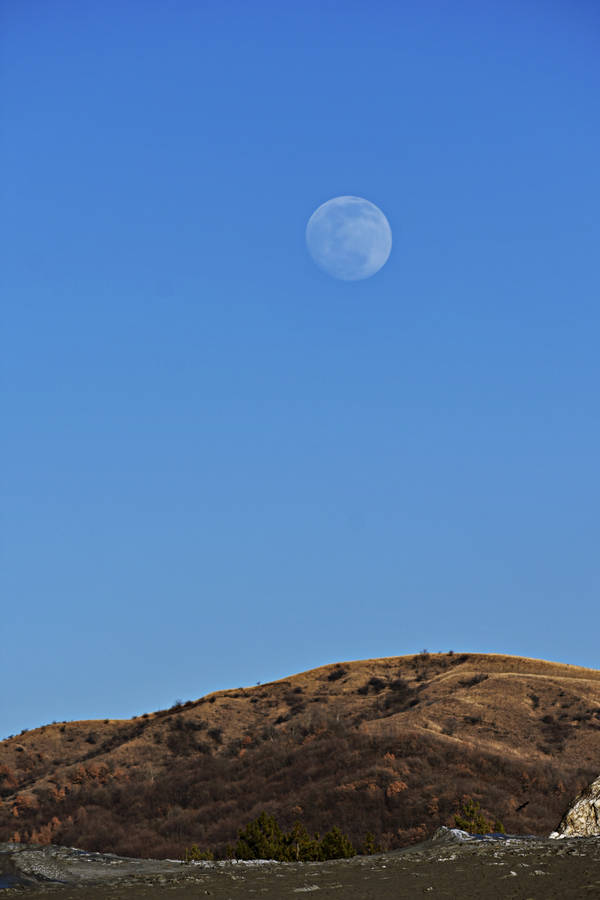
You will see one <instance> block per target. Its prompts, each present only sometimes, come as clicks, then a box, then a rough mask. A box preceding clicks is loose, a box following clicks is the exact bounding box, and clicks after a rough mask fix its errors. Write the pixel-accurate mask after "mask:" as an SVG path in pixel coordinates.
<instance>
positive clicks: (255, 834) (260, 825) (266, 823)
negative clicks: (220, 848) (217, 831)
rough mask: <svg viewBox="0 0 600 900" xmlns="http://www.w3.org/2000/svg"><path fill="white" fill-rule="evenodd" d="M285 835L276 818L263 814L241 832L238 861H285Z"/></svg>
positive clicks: (238, 843)
mask: <svg viewBox="0 0 600 900" xmlns="http://www.w3.org/2000/svg"><path fill="white" fill-rule="evenodd" d="M285 849H286V848H285V844H284V835H283V832H282V830H281V828H280V827H279V825H278V824H277V822H276V820H275V817H274V816H269V815H267V813H266V812H261V814H260V816H258V818H257V819H254V821H253V822H250V823H249V824H248V825H246V827H245V828H243V829H242V830H241V831H240V832H239V838H238V842H237V844H236V845H235V855H236V857H237V858H238V859H285Z"/></svg>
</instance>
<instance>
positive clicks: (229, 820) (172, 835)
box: [0, 653, 600, 856]
mask: <svg viewBox="0 0 600 900" xmlns="http://www.w3.org/2000/svg"><path fill="white" fill-rule="evenodd" d="M599 768H600V672H598V671H596V670H591V669H583V668H579V667H576V666H569V665H563V664H558V663H550V662H544V661H542V660H532V659H524V658H521V657H510V656H499V655H485V654H472V653H471V654H459V653H456V654H452V655H451V654H427V655H426V654H419V655H417V656H405V657H390V658H387V659H373V660H361V661H358V662H346V663H339V664H335V665H328V666H323V667H321V668H318V669H313V670H311V671H309V672H303V673H300V674H298V675H294V676H292V677H290V678H287V679H283V680H281V681H276V682H272V683H270V684H264V685H259V686H256V687H251V688H246V689H239V690H233V691H221V692H217V693H216V694H212V695H209V696H207V697H203V698H201V699H199V700H197V701H194V702H188V703H187V704H184V705H183V706H181V707H178V708H172V709H170V710H162V711H160V712H157V713H153V714H151V715H149V716H147V717H139V718H136V719H134V720H128V721H104V722H98V721H87V722H69V723H62V724H53V725H46V726H44V727H42V728H38V729H35V730H32V731H29V732H27V733H25V734H22V735H19V736H17V737H14V738H11V739H9V740H6V741H3V742H1V743H0V798H1V806H0V840H11V839H12V840H24V841H30V840H37V841H40V842H41V843H44V842H50V841H52V842H54V843H66V844H74V845H77V846H81V847H85V848H87V849H102V850H113V851H116V852H120V853H130V854H133V855H149V854H154V855H157V856H162V855H175V854H178V853H180V852H181V851H182V849H183V847H184V846H185V845H186V844H191V843H198V844H202V845H205V846H217V847H219V846H221V847H222V846H224V844H225V843H227V842H228V841H233V840H235V837H236V834H237V830H238V828H239V827H241V826H242V825H243V824H245V823H246V822H247V821H248V820H249V819H250V818H252V817H253V816H254V815H256V814H257V813H258V812H259V811H260V810H261V809H262V808H266V809H268V811H269V812H273V813H275V814H276V815H277V817H278V818H279V819H280V820H281V821H282V824H283V825H284V826H289V824H291V822H292V821H293V819H295V818H302V819H303V820H304V821H305V822H306V824H307V826H308V827H309V828H311V829H312V830H320V831H324V830H325V829H327V828H329V827H331V826H332V825H336V824H337V825H339V826H340V827H342V828H343V830H344V831H347V832H348V833H350V834H351V836H352V838H353V840H354V841H355V842H356V843H360V841H361V840H362V838H363V837H364V835H365V832H366V831H368V830H370V831H372V832H374V833H376V834H377V835H378V836H379V837H380V838H381V840H382V843H383V844H384V846H385V847H388V848H391V847H395V846H399V845H401V844H403V843H408V842H410V841H414V840H418V839H420V838H421V837H423V836H424V835H426V834H428V833H430V832H431V831H433V829H434V828H435V827H437V825H438V824H448V823H452V817H453V812H454V810H455V809H456V806H457V804H458V802H459V801H460V799H461V798H462V797H463V796H465V795H467V794H468V795H471V796H473V797H475V798H476V799H477V800H478V801H479V802H480V803H481V806H482V809H483V811H484V812H485V814H486V815H488V817H490V818H496V817H499V818H501V819H503V820H504V824H505V826H506V827H507V829H509V830H511V831H515V832H531V833H537V834H544V833H547V832H549V831H550V830H551V829H552V828H553V827H554V826H555V825H556V823H557V821H558V819H559V818H560V815H561V814H562V812H563V810H564V808H565V806H566V805H567V803H568V802H569V800H570V799H571V797H572V796H573V794H574V793H576V791H577V790H578V789H579V788H580V787H582V786H583V785H584V783H586V782H588V781H590V780H591V779H592V777H596V776H597V774H598V770H599ZM523 804H526V805H525V806H522V805H523ZM518 807H522V808H521V809H518Z"/></svg>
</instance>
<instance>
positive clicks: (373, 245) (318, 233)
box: [306, 197, 392, 281]
mask: <svg viewBox="0 0 600 900" xmlns="http://www.w3.org/2000/svg"><path fill="white" fill-rule="evenodd" d="M306 246H307V247H308V251H309V253H310V255H311V256H312V258H313V259H314V261H315V262H316V264H317V265H318V266H319V267H320V268H321V269H324V270H325V271H326V272H327V273H328V274H329V275H332V276H333V277H334V278H340V279H341V280H342V281H359V280H360V279H362V278H370V277H371V275H374V274H375V272H378V271H379V269H381V267H382V266H383V265H385V263H386V262H387V259H388V256H389V255H390V251H391V249H392V229H391V228H390V224H389V222H388V220H387V219H386V217H385V216H384V214H383V213H382V212H381V210H380V209H379V207H378V206H375V204H374V203H371V202H370V201H369V200H364V199H363V198H362V197H334V198H333V199H332V200H328V201H327V202H326V203H323V204H322V205H321V206H319V207H318V209H316V210H315V211H314V213H313V214H312V216H311V217H310V219H309V220H308V225H307V226H306Z"/></svg>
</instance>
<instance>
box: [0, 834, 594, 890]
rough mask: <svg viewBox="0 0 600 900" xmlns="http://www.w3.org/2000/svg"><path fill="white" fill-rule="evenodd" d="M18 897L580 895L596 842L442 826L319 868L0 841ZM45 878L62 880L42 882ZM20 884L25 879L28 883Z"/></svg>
mask: <svg viewBox="0 0 600 900" xmlns="http://www.w3.org/2000/svg"><path fill="white" fill-rule="evenodd" d="M3 871H4V873H6V872H9V871H10V872H12V874H13V875H14V876H16V877H17V878H19V879H20V880H21V886H20V887H13V888H10V889H7V890H6V891H5V892H4V895H5V896H6V897H7V898H8V897H10V896H18V897H20V898H21V900H27V898H31V900H36V898H37V900H41V898H43V897H44V896H49V897H56V900H78V898H81V897H86V898H90V900H192V898H193V900H197V898H199V897H204V896H211V897H213V898H215V900H238V898H239V900H241V898H248V897H250V896H252V895H254V894H256V895H257V896H260V897H262V898H265V900H282V898H285V897H290V898H291V897H298V896H302V895H304V894H311V895H315V896H316V897H322V898H327V897H329V898H337V900H341V898H343V900H346V898H349V900H392V898H394V900H397V898H398V897H403V898H404V897H406V898H410V897H422V896H423V895H424V894H425V895H431V896H433V897H446V898H457V897H461V898H464V900H481V898H486V897H490V898H492V897H493V898H504V897H507V898H508V897H511V898H519V900H526V898H536V900H537V898H540V900H541V898H544V900H551V898H582V897H590V898H591V897H597V896H598V895H599V894H600V841H599V840H597V839H594V838H579V839H576V838H571V839H569V840H565V841H550V840H548V839H535V838H533V839H531V838H523V837H515V838H512V837H511V838H505V839H499V838H496V839H465V836H464V834H463V835H460V834H459V835H457V834H456V833H453V832H450V831H448V830H446V831H445V833H443V834H441V835H440V834H437V835H436V836H435V838H434V840H430V841H426V842H424V843H422V844H419V845H415V846H413V847H410V848H408V849H406V850H397V851H392V852H389V853H384V854H378V855H375V856H359V857H355V858H353V859H351V860H335V861H329V862H323V863H273V862H260V863H259V862H254V863H252V862H250V863H241V862H239V863H233V862H222V863H203V864H193V865H185V864H183V863H177V862H169V861H163V862H160V861H156V860H128V859H121V858H119V857H115V856H103V855H100V854H85V853H81V852H79V851H74V850H68V849H66V848H59V847H47V848H39V847H25V846H23V845H22V846H21V847H19V845H15V844H13V845H7V844H4V845H0V884H1V883H2V872H3ZM44 878H51V879H57V880H60V881H62V882H63V883H62V884H60V883H56V882H48V881H43V880H41V879H44ZM27 882H28V883H27Z"/></svg>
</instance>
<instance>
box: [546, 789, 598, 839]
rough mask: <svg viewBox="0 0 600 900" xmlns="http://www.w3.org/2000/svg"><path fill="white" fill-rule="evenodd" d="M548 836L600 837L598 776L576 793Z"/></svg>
mask: <svg viewBox="0 0 600 900" xmlns="http://www.w3.org/2000/svg"><path fill="white" fill-rule="evenodd" d="M550 837H551V838H566V837H600V776H599V777H598V778H596V780H595V781H592V783H591V784H590V785H589V786H588V787H586V788H585V790H583V791H582V792H581V793H580V794H578V795H577V797H576V798H575V800H574V801H573V804H572V805H571V806H570V807H569V809H568V810H567V812H566V813H565V814H564V816H563V817H562V819H561V820H560V825H559V826H558V828H557V830H556V831H553V832H552V834H551V835H550Z"/></svg>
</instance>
